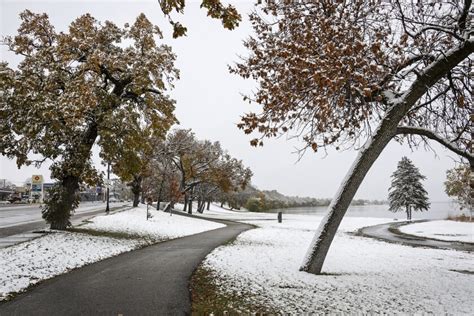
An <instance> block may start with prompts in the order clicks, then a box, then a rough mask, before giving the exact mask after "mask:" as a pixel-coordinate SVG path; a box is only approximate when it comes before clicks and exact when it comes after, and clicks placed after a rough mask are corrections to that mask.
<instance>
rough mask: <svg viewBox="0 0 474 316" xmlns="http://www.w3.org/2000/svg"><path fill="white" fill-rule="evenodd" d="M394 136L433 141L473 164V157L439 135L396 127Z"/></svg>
mask: <svg viewBox="0 0 474 316" xmlns="http://www.w3.org/2000/svg"><path fill="white" fill-rule="evenodd" d="M396 134H397V135H400V134H401V135H419V136H422V137H426V138H429V139H432V140H434V141H437V142H438V143H440V144H441V145H443V146H444V147H446V148H448V149H449V150H451V151H452V152H454V153H456V154H458V155H459V156H461V157H464V158H466V159H467V160H469V163H470V164H473V163H474V156H473V155H471V154H470V153H469V152H466V151H463V150H461V149H460V148H459V147H457V146H456V145H455V144H454V143H452V142H450V141H448V140H446V139H444V138H443V137H441V136H439V135H436V134H435V133H434V132H433V131H430V130H428V129H425V128H421V127H416V126H399V127H397V131H396Z"/></svg>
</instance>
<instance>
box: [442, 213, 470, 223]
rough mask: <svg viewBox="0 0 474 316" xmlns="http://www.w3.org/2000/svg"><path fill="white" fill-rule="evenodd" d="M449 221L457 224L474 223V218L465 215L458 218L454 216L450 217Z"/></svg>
mask: <svg viewBox="0 0 474 316" xmlns="http://www.w3.org/2000/svg"><path fill="white" fill-rule="evenodd" d="M447 220H450V221H456V222H469V223H474V218H473V217H471V216H467V215H465V214H461V215H456V216H453V215H449V216H448V218H447Z"/></svg>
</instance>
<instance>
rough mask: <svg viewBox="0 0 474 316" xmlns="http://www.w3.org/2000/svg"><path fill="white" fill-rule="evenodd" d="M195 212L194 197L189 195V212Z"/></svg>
mask: <svg viewBox="0 0 474 316" xmlns="http://www.w3.org/2000/svg"><path fill="white" fill-rule="evenodd" d="M192 213H193V197H192V196H191V197H189V201H188V214H192Z"/></svg>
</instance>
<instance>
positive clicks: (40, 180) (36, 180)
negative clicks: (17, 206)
mask: <svg viewBox="0 0 474 316" xmlns="http://www.w3.org/2000/svg"><path fill="white" fill-rule="evenodd" d="M41 183H43V176H42V175H40V174H34V175H32V176H31V184H41Z"/></svg>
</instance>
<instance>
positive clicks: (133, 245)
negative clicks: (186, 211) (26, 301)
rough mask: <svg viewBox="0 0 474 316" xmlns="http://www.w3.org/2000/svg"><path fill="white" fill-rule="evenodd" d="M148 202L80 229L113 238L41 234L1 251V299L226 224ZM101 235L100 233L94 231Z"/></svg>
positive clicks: (57, 233)
mask: <svg viewBox="0 0 474 316" xmlns="http://www.w3.org/2000/svg"><path fill="white" fill-rule="evenodd" d="M151 214H152V216H153V218H151V219H150V220H148V221H147V220H146V206H140V207H139V208H135V209H132V210H129V211H124V212H118V213H114V214H111V215H107V216H98V217H95V218H93V219H92V220H91V221H90V222H89V223H88V224H86V225H82V226H80V227H79V228H78V229H79V230H80V229H86V230H87V231H92V230H97V231H98V232H108V233H112V234H109V235H110V236H122V237H127V238H115V237H109V236H101V235H100V234H98V235H91V234H85V233H80V232H67V231H66V232H56V231H52V232H51V233H49V234H46V235H44V236H42V237H39V238H36V239H33V240H30V241H27V242H24V243H21V244H18V245H14V246H11V247H7V248H3V249H0V301H2V300H5V299H7V298H8V297H10V296H11V295H12V294H14V293H15V292H21V291H23V290H25V289H26V288H27V287H29V286H31V285H33V284H36V283H38V282H40V281H42V280H45V279H49V278H52V277H54V276H56V275H59V274H63V273H66V272H68V271H70V270H72V269H75V268H79V267H82V266H84V265H86V264H89V263H93V262H96V261H100V260H103V259H106V258H109V257H112V256H115V255H118V254H120V253H123V252H127V251H131V250H134V249H137V248H140V247H143V246H146V245H149V244H150V243H153V242H156V241H159V240H166V239H173V238H178V237H182V236H187V235H192V234H196V233H199V232H203V231H206V230H211V229H216V228H220V227H223V226H225V225H223V224H218V223H214V222H210V221H206V220H200V219H194V218H188V217H182V216H179V215H173V216H170V215H169V214H166V213H163V212H158V211H156V210H155V211H153V210H152V211H151ZM96 234H97V233H96Z"/></svg>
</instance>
